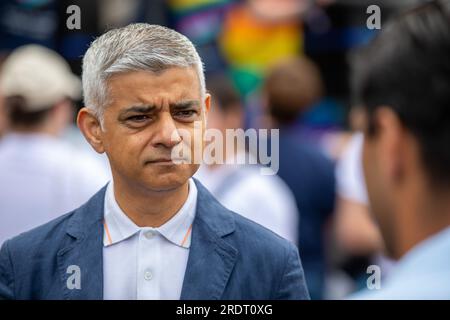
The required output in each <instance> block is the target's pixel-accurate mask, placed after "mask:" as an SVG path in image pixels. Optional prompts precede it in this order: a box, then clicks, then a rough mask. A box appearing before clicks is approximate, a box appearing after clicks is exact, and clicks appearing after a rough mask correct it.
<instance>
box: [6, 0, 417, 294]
mask: <svg viewBox="0 0 450 320" xmlns="http://www.w3.org/2000/svg"><path fill="white" fill-rule="evenodd" d="M419 2H421V1H419V0H417V1H414V0H408V1H407V0H403V1H394V0H392V1H389V0H384V1H375V0H371V1H365V0H364V1H362V0H345V1H344V0H342V1H339V0H316V1H313V0H310V1H308V0H240V1H239V0H152V1H144V0H90V1H87V0H79V1H73V0H71V1H66V0H62V1H53V0H27V1H24V0H22V1H18V0H4V1H2V2H0V244H1V243H2V242H3V241H5V240H6V239H8V238H10V237H12V236H15V235H17V234H19V233H21V232H23V231H26V230H28V229H31V228H33V227H36V226H38V225H40V224H42V223H44V222H46V221H49V220H51V219H53V218H55V217H58V216H59V215H62V214H64V213H66V212H69V211H70V210H72V209H74V208H76V207H78V206H79V205H81V204H83V203H84V202H85V201H87V200H88V199H89V197H90V196H91V195H93V194H94V193H95V191H97V190H98V189H99V188H100V187H102V186H103V185H104V184H106V183H107V182H108V181H109V180H110V172H109V168H108V164H107V159H105V158H104V157H103V156H102V155H98V154H96V153H95V152H94V151H92V150H91V148H90V146H89V145H88V144H87V143H86V142H85V141H84V138H83V137H82V135H81V134H80V132H79V131H78V129H77V128H76V126H75V116H76V112H77V110H78V109H79V108H80V107H81V106H82V93H81V88H80V80H79V76H80V71H81V57H82V56H83V54H84V52H85V50H86V49H87V47H88V45H89V43H90V42H91V41H92V40H93V39H94V38H95V37H96V36H98V35H100V34H101V33H103V32H104V31H105V30H108V29H110V28H114V27H119V26H124V25H127V24H129V23H133V22H147V23H152V24H160V25H165V26H168V27H170V28H173V29H175V30H177V31H179V32H181V33H183V34H185V35H186V36H188V38H189V39H190V40H192V41H193V43H194V44H195V45H196V47H197V49H198V51H199V53H200V56H201V57H202V59H203V62H204V64H205V68H206V70H205V72H206V84H207V89H208V90H209V92H210V93H211V95H212V99H213V108H212V110H211V113H210V115H209V119H208V126H209V127H211V128H216V129H219V130H221V131H225V130H226V129H237V128H243V129H248V128H257V129H271V128H279V129H280V135H279V162H280V163H279V171H278V172H277V175H275V176H263V175H261V174H260V173H259V171H258V170H257V169H255V168H254V167H252V166H231V165H220V164H213V165H209V166H202V167H201V168H200V170H199V172H198V173H197V174H196V177H197V178H198V179H199V180H200V181H201V182H202V183H203V184H204V185H205V186H207V188H208V189H209V190H210V191H211V192H212V193H213V194H214V195H215V196H216V197H217V198H218V199H219V201H220V202H222V203H223V204H224V205H225V206H226V207H228V208H230V209H232V210H233V211H236V212H239V213H241V214H242V215H244V216H246V217H248V218H249V219H252V220H254V221H256V222H258V223H260V224H262V225H263V226H265V227H267V228H269V229H271V230H273V231H274V232H276V233H278V234H279V235H281V236H283V237H285V238H286V239H288V240H290V241H292V242H293V243H295V244H296V245H297V246H298V247H299V249H300V253H301V259H302V264H303V268H304V270H305V276H306V281H307V284H308V288H309V290H310V294H311V297H312V298H313V299H339V298H343V297H346V296H348V295H349V294H351V293H353V292H355V291H358V290H359V289H361V288H365V286H366V280H367V277H368V274H367V267H368V266H369V265H372V264H376V265H379V266H381V268H382V270H383V273H382V274H383V276H385V275H387V274H388V273H389V270H390V267H391V266H392V265H393V264H394V263H395V262H393V261H391V260H389V259H388V258H386V257H385V256H384V254H383V251H384V243H383V240H382V237H381V235H380V230H379V229H378V226H377V225H376V224H375V223H374V221H373V219H372V217H371V214H370V210H369V205H368V197H367V191H366V185H365V181H364V176H363V169H362V164H361V153H362V142H363V136H362V134H361V133H360V132H359V131H360V129H361V116H360V114H359V111H358V109H356V108H354V107H355V106H353V105H352V102H351V99H350V89H349V53H350V52H351V51H352V50H354V49H356V48H359V47H361V46H363V45H365V44H366V43H368V42H369V41H370V40H371V39H372V38H373V37H374V36H375V35H376V34H377V32H378V30H370V29H368V28H367V26H366V21H367V18H368V16H369V15H368V14H367V12H366V9H367V7H368V6H369V5H372V4H377V5H379V6H380V8H381V13H382V16H381V19H382V23H383V22H384V21H386V20H387V19H388V18H389V17H391V16H392V15H394V14H395V13H397V12H398V11H400V10H403V9H405V8H408V7H410V6H412V5H415V4H417V3H419ZM71 4H77V5H78V6H79V7H80V9H81V29H80V30H69V29H67V28H66V20H67V18H68V16H69V15H70V14H68V13H67V12H66V8H67V7H68V6H69V5H71ZM247 152H248V150H235V153H234V154H227V157H237V156H238V155H239V154H242V153H247ZM250 156H252V155H250ZM49 213H52V214H51V215H49Z"/></svg>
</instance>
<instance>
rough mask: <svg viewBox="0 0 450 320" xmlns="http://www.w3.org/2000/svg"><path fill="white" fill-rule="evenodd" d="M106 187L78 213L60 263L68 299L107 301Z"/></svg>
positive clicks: (64, 290)
mask: <svg viewBox="0 0 450 320" xmlns="http://www.w3.org/2000/svg"><path fill="white" fill-rule="evenodd" d="M105 189H106V187H104V188H102V189H101V190H100V191H99V192H98V193H97V194H95V195H94V196H93V197H92V198H91V199H90V200H89V201H88V202H87V203H86V204H85V205H83V206H82V207H80V208H79V209H77V210H76V211H75V212H74V213H73V215H72V216H71V217H70V219H69V220H68V223H67V229H66V232H67V240H66V242H65V243H64V244H63V245H62V246H61V249H60V250H59V251H58V255H57V262H58V270H59V273H60V279H61V281H62V283H61V285H62V290H63V298H64V299H83V300H90V299H92V300H94V299H95V300H102V299H103V223H102V221H103V206H104V196H105Z"/></svg>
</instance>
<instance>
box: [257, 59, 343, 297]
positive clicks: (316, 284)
mask: <svg viewBox="0 0 450 320" xmlns="http://www.w3.org/2000/svg"><path fill="white" fill-rule="evenodd" d="M322 93H323V85H322V80H321V76H320V72H319V70H318V69H317V67H316V66H315V65H314V64H313V63H312V62H311V61H309V60H308V59H307V58H293V59H287V60H284V61H282V62H280V63H279V64H277V65H276V66H275V67H274V68H273V69H272V70H271V71H270V72H269V73H268V75H267V79H266V81H265V83H264V88H263V96H264V99H265V108H266V110H267V115H268V122H269V126H270V127H272V128H280V145H279V150H280V168H279V171H278V175H279V176H280V177H281V179H283V180H284V181H285V182H286V184H287V185H288V186H289V188H290V189H291V190H292V192H293V194H294V196H295V199H296V203H297V208H298V210H299V212H300V214H301V216H300V224H299V233H298V234H299V240H298V244H299V248H301V252H302V258H303V266H304V269H305V276H306V280H307V282H308V287H309V290H310V293H311V297H312V298H313V299H320V298H322V295H323V288H324V273H325V258H324V252H323V249H324V248H323V238H324V227H325V223H326V221H327V220H328V218H329V217H330V215H331V213H332V212H333V208H334V187H335V186H334V185H335V181H334V168H333V164H332V162H331V160H329V159H328V158H327V157H326V156H325V155H324V154H322V153H321V151H320V150H319V149H318V148H317V147H316V146H314V145H311V144H308V143H307V142H306V141H305V140H303V139H302V138H301V135H300V134H299V132H298V130H297V129H298V128H297V127H296V126H295V123H296V120H297V119H298V118H299V117H301V115H302V113H303V112H305V111H306V110H307V109H308V108H309V107H310V106H312V105H313V104H314V103H315V102H317V101H318V100H319V99H320V98H321V97H322Z"/></svg>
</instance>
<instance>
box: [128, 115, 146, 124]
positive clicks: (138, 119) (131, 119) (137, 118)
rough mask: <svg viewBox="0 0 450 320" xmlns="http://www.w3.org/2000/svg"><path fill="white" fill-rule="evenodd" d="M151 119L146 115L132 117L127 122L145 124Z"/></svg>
mask: <svg viewBox="0 0 450 320" xmlns="http://www.w3.org/2000/svg"><path fill="white" fill-rule="evenodd" d="M148 119H149V116H146V115H138V116H131V117H128V118H127V121H133V122H143V121H146V120H148Z"/></svg>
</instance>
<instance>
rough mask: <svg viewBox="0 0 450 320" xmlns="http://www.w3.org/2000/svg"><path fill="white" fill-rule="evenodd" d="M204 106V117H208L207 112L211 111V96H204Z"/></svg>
mask: <svg viewBox="0 0 450 320" xmlns="http://www.w3.org/2000/svg"><path fill="white" fill-rule="evenodd" d="M203 103H204V104H205V117H206V116H207V115H208V112H209V110H210V109H211V95H210V94H209V93H207V94H206V95H205V101H204V102H203Z"/></svg>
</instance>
